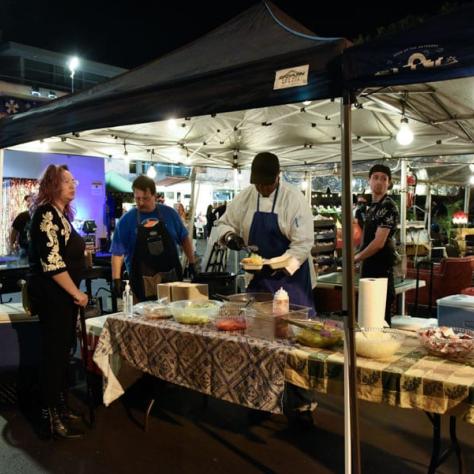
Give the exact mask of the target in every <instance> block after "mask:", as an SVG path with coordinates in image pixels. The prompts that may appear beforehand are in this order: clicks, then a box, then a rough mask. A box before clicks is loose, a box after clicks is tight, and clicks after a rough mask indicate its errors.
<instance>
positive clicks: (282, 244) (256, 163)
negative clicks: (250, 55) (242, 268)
mask: <svg viewBox="0 0 474 474" xmlns="http://www.w3.org/2000/svg"><path fill="white" fill-rule="evenodd" d="M250 183H251V184H252V186H249V187H248V188H246V189H244V190H243V191H242V192H240V193H239V195H238V196H237V197H236V198H235V199H234V200H233V201H232V202H230V204H229V205H228V206H227V211H226V213H225V214H224V216H222V218H220V219H219V220H218V221H217V224H216V227H217V232H218V238H219V239H220V241H221V243H224V244H225V245H227V247H228V248H230V249H232V250H237V251H238V250H241V249H242V248H244V247H246V246H247V245H254V246H257V247H258V249H259V250H258V254H259V255H260V256H261V257H263V258H265V259H270V258H275V257H282V259H281V260H282V261H285V268H284V271H277V272H275V271H274V270H272V269H271V268H270V267H269V266H268V265H265V266H263V268H262V270H261V271H259V272H256V273H255V274H254V275H253V278H252V280H251V281H250V283H249V285H248V287H247V291H249V292H270V293H275V292H276V291H278V290H279V289H280V288H283V289H284V290H285V291H286V292H287V293H288V295H289V301H290V303H292V304H298V305H303V306H308V307H310V308H311V309H312V311H314V301H313V294H312V284H311V267H312V265H311V266H310V260H309V258H310V252H311V248H312V246H313V243H314V230H313V215H312V212H311V208H310V206H309V205H308V203H307V201H306V200H305V198H304V196H303V194H302V193H301V191H300V190H298V189H297V188H294V187H293V186H290V185H288V184H287V183H284V182H282V181H281V180H280V163H279V161H278V158H277V156H276V155H274V154H273V153H268V152H265V153H259V154H257V155H256V156H255V158H254V160H253V162H252V170H251V176H250ZM313 273H314V272H313ZM314 408H315V402H314V395H313V394H312V393H310V392H308V391H305V390H303V389H300V388H298V387H295V386H294V385H291V384H287V387H286V392H285V401H284V411H285V413H286V414H287V416H288V418H289V420H290V421H291V422H295V423H297V424H299V425H301V424H303V425H307V424H311V423H312V417H311V412H312V410H313V409H314Z"/></svg>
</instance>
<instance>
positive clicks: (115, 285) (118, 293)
mask: <svg viewBox="0 0 474 474" xmlns="http://www.w3.org/2000/svg"><path fill="white" fill-rule="evenodd" d="M112 291H113V292H114V295H115V297H116V298H122V293H123V286H122V280H121V279H120V278H115V279H114V280H113V282H112Z"/></svg>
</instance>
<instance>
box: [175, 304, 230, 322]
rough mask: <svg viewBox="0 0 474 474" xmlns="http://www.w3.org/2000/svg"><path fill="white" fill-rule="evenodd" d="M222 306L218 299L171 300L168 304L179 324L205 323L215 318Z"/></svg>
mask: <svg viewBox="0 0 474 474" xmlns="http://www.w3.org/2000/svg"><path fill="white" fill-rule="evenodd" d="M221 306H222V303H221V302H220V301H214V300H207V301H199V300H198V301H188V300H182V301H173V302H172V303H170V304H169V308H170V311H171V314H172V315H173V317H174V319H175V321H177V322H178V323H181V324H207V323H209V322H211V321H212V320H213V319H215V318H216V317H217V315H218V313H219V308H220V307H221Z"/></svg>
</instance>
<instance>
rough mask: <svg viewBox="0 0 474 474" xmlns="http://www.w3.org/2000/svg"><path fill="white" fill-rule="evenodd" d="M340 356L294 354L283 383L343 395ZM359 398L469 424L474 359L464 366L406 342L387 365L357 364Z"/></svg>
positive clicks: (316, 351)
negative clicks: (456, 416)
mask: <svg viewBox="0 0 474 474" xmlns="http://www.w3.org/2000/svg"><path fill="white" fill-rule="evenodd" d="M343 364H344V356H343V353H342V348H340V349H338V350H325V349H311V348H307V347H300V348H293V349H291V350H290V353H289V355H288V358H287V366H286V369H285V379H286V380H287V381H289V382H291V383H293V384H295V385H298V386H299V387H303V388H308V389H313V390H316V391H318V392H322V393H327V394H338V395H342V394H343V391H344V385H343V381H344V368H343ZM357 382H358V397H359V398H360V399H363V400H368V401H370V402H375V403H386V404H388V405H392V406H398V407H402V408H417V409H420V410H425V411H428V412H431V413H438V414H451V415H459V416H461V417H462V419H463V420H464V421H466V422H468V423H471V424H474V357H472V358H471V359H469V360H468V361H467V363H466V364H461V363H458V362H453V361H449V360H447V359H442V358H439V357H434V356H431V355H429V354H428V353H427V352H426V351H425V350H424V349H423V347H421V346H420V344H419V343H418V338H417V337H416V336H415V337H413V336H407V337H406V339H405V342H404V344H403V345H402V347H401V348H400V349H399V351H398V352H397V353H396V354H395V355H393V356H392V357H391V358H390V359H387V360H385V361H377V360H371V359H366V358H363V357H358V358H357Z"/></svg>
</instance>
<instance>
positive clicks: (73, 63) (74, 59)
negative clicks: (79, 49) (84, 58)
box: [67, 56, 79, 94]
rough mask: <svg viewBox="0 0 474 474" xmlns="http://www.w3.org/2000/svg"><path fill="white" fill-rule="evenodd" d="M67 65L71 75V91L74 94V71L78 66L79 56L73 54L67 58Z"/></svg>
mask: <svg viewBox="0 0 474 474" xmlns="http://www.w3.org/2000/svg"><path fill="white" fill-rule="evenodd" d="M67 67H68V68H69V70H70V71H71V75H70V76H69V77H70V78H71V93H72V94H74V73H75V72H76V69H77V68H78V67H79V58H78V57H77V56H73V57H72V58H71V59H69V61H68V63H67Z"/></svg>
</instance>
